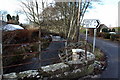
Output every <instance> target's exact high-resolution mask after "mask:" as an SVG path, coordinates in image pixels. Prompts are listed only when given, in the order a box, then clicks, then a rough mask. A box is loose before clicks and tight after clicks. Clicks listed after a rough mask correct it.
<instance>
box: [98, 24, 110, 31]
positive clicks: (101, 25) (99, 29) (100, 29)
mask: <svg viewBox="0 0 120 80" xmlns="http://www.w3.org/2000/svg"><path fill="white" fill-rule="evenodd" d="M103 28H108V27H107V26H106V25H105V24H100V26H99V27H98V28H97V32H102V29H103Z"/></svg>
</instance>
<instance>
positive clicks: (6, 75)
mask: <svg viewBox="0 0 120 80" xmlns="http://www.w3.org/2000/svg"><path fill="white" fill-rule="evenodd" d="M3 78H4V79H15V78H17V75H16V73H9V74H5V75H3Z"/></svg>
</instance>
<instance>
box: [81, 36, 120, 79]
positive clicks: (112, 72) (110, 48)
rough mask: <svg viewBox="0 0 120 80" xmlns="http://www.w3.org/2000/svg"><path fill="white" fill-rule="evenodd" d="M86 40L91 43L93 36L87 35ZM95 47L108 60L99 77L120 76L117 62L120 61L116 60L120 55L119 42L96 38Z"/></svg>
mask: <svg viewBox="0 0 120 80" xmlns="http://www.w3.org/2000/svg"><path fill="white" fill-rule="evenodd" d="M81 37H84V35H81ZM88 42H89V43H92V42H93V37H88ZM96 47H97V48H99V49H100V50H102V51H103V52H104V53H105V54H106V56H107V61H108V66H107V68H106V70H105V71H103V73H102V74H101V76H100V78H118V77H119V76H120V74H119V72H118V63H120V61H119V60H118V59H119V58H120V55H118V53H120V44H117V43H114V42H111V41H108V40H103V39H98V38H97V39H96ZM119 65H120V64H119ZM118 75H119V76H118Z"/></svg>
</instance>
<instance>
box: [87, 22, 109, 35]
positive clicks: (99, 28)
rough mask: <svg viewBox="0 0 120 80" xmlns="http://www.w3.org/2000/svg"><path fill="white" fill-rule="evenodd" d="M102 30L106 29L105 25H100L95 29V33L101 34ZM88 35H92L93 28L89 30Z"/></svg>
mask: <svg viewBox="0 0 120 80" xmlns="http://www.w3.org/2000/svg"><path fill="white" fill-rule="evenodd" d="M103 28H108V27H107V26H106V25H105V24H100V26H99V27H98V28H97V32H102V29H103ZM89 34H90V35H91V36H93V35H94V29H93V28H89Z"/></svg>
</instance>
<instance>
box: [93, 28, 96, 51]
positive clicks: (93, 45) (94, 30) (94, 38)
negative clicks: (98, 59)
mask: <svg viewBox="0 0 120 80" xmlns="http://www.w3.org/2000/svg"><path fill="white" fill-rule="evenodd" d="M95 40H96V28H95V29H94V39H93V53H94V52H95Z"/></svg>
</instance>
